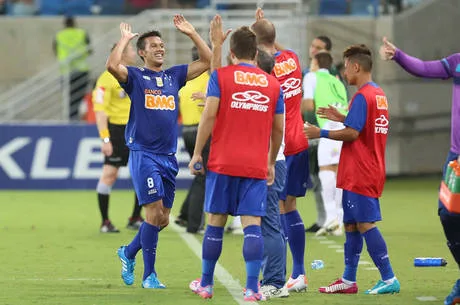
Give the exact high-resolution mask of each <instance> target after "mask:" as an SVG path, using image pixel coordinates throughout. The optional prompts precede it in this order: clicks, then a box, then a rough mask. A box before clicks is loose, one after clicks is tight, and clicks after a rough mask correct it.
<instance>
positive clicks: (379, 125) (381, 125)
mask: <svg viewBox="0 0 460 305" xmlns="http://www.w3.org/2000/svg"><path fill="white" fill-rule="evenodd" d="M389 123H390V122H388V119H387V118H386V117H385V116H384V115H383V114H382V115H381V116H380V117H378V118H377V119H375V133H381V134H387V133H388V124H389Z"/></svg>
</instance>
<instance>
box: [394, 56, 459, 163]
mask: <svg viewBox="0 0 460 305" xmlns="http://www.w3.org/2000/svg"><path fill="white" fill-rule="evenodd" d="M393 60H394V61H396V62H397V63H398V64H399V65H400V66H401V67H402V68H403V69H404V70H406V71H407V72H409V73H411V74H413V75H415V76H419V77H427V78H441V79H448V78H451V77H452V78H453V79H454V85H453V89H452V123H451V135H450V150H451V151H452V152H454V153H456V154H460V53H456V54H452V55H450V56H448V57H447V58H443V59H441V60H433V61H422V60H420V59H418V58H415V57H412V56H409V55H407V54H406V53H404V52H403V51H401V50H399V49H398V50H396V54H395V56H394V58H393Z"/></svg>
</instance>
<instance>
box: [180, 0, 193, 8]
mask: <svg viewBox="0 0 460 305" xmlns="http://www.w3.org/2000/svg"><path fill="white" fill-rule="evenodd" d="M177 2H178V3H179V6H180V7H181V8H195V7H196V5H197V0H177Z"/></svg>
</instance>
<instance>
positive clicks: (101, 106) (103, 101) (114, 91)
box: [93, 71, 131, 125]
mask: <svg viewBox="0 0 460 305" xmlns="http://www.w3.org/2000/svg"><path fill="white" fill-rule="evenodd" d="M93 105H94V106H93V107H94V112H96V111H103V112H105V113H106V114H107V116H108V117H109V122H110V123H111V124H117V125H126V124H127V123H128V118H129V108H130V106H131V100H130V99H129V96H128V94H127V93H126V92H125V91H124V90H123V88H121V86H120V84H119V83H118V81H117V80H116V79H115V77H113V76H112V74H110V73H109V72H108V71H104V73H102V74H101V76H99V78H98V79H97V83H96V88H94V91H93Z"/></svg>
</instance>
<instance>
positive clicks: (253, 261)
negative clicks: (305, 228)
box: [243, 225, 305, 292]
mask: <svg viewBox="0 0 460 305" xmlns="http://www.w3.org/2000/svg"><path fill="white" fill-rule="evenodd" d="M243 231H244V242H243V257H244V261H245V262H246V289H251V290H252V291H254V292H258V291H259V287H258V284H259V274H260V268H261V266H262V259H263V254H264V241H263V238H262V230H261V228H260V226H256V225H252V226H247V227H246V228H245V229H244V230H243ZM304 235H305V234H304Z"/></svg>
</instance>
